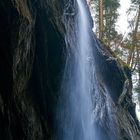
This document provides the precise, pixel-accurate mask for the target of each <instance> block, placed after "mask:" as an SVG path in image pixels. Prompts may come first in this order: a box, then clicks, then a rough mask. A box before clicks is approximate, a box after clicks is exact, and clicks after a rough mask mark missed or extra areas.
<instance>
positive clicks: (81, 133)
mask: <svg viewBox="0 0 140 140" xmlns="http://www.w3.org/2000/svg"><path fill="white" fill-rule="evenodd" d="M77 4H78V20H77V22H78V24H77V25H78V34H77V36H78V37H77V38H78V40H77V43H76V46H75V48H74V51H73V53H74V54H73V58H71V59H70V60H68V62H67V64H66V68H65V71H64V80H63V82H62V87H63V88H62V92H63V94H64V97H63V99H62V98H61V100H62V103H61V107H63V111H62V112H61V115H60V120H61V122H60V124H61V129H62V131H60V133H59V136H60V138H58V139H61V140H96V139H95V138H94V137H95V136H94V134H95V133H94V128H93V124H92V116H91V115H92V98H91V93H92V92H93V81H94V79H93V77H94V65H93V54H92V45H91V43H90V35H89V33H88V27H89V23H88V21H89V20H88V16H87V13H86V9H85V8H86V7H85V5H84V4H85V3H84V1H82V0H77Z"/></svg>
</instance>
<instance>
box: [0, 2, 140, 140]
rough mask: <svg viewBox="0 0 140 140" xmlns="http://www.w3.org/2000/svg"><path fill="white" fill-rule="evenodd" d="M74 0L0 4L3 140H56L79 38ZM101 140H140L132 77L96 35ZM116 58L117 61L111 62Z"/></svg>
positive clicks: (97, 114) (0, 122)
mask: <svg viewBox="0 0 140 140" xmlns="http://www.w3.org/2000/svg"><path fill="white" fill-rule="evenodd" d="M76 18H77V3H76V1H75V0H71V1H70V0H59V1H58V0H31V1H28V0H4V1H0V19H1V22H0V44H1V45H0V139H1V140H47V139H50V140H52V139H54V140H57V136H56V133H55V127H56V126H55V121H54V120H55V112H56V108H57V100H58V97H59V94H60V93H59V88H60V83H61V78H62V75H63V71H64V66H65V63H66V60H67V59H70V57H71V54H72V51H71V50H72V49H71V48H72V47H74V46H75V42H76V38H77V30H76V28H77V25H76V24H75V21H76ZM91 29H92V20H91V18H90V14H89V32H91V39H92V40H93V47H94V51H93V54H94V56H95V64H96V66H95V67H96V75H95V81H96V82H97V83H99V84H98V85H99V86H98V87H97V88H99V89H100V90H99V91H100V92H99V93H94V94H93V95H92V98H93V100H96V103H95V105H94V106H93V123H94V124H96V127H97V132H98V133H99V136H100V137H98V139H99V140H103V139H104V140H115V139H116V140H139V125H138V122H137V119H136V117H135V112H134V104H133V103H132V99H131V94H132V93H131V81H130V75H129V76H128V75H127V74H125V71H124V70H123V69H122V68H121V66H120V65H119V63H118V62H117V61H116V59H114V58H113V57H112V55H111V53H110V52H109V51H108V50H107V49H106V48H105V47H103V46H102V45H101V44H100V43H99V41H98V40H97V39H96V37H95V36H94V34H93V33H92V30H91ZM112 58H113V59H112Z"/></svg>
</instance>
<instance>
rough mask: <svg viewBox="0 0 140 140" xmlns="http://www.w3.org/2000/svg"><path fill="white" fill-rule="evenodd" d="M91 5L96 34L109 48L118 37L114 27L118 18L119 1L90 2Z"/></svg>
mask: <svg viewBox="0 0 140 140" xmlns="http://www.w3.org/2000/svg"><path fill="white" fill-rule="evenodd" d="M91 5H94V6H92V7H93V8H92V9H94V11H93V12H94V13H95V14H94V21H95V25H96V34H97V36H98V37H99V39H100V40H101V41H103V42H104V43H105V44H106V45H107V46H111V43H112V42H114V39H115V38H116V36H118V32H117V31H116V29H115V26H116V22H117V19H118V16H119V14H118V8H119V6H120V4H119V0H92V2H91ZM113 44H114V43H113Z"/></svg>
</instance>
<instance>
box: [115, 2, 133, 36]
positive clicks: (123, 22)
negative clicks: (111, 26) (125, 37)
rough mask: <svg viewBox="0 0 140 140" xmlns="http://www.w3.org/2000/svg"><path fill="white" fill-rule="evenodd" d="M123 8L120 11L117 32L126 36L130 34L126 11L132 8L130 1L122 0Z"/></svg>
mask: <svg viewBox="0 0 140 140" xmlns="http://www.w3.org/2000/svg"><path fill="white" fill-rule="evenodd" d="M120 4H121V7H120V9H119V14H120V17H119V19H118V22H117V30H118V31H119V32H120V33H122V34H125V33H127V32H128V22H127V14H126V11H127V10H128V8H129V7H130V0H120Z"/></svg>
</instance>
